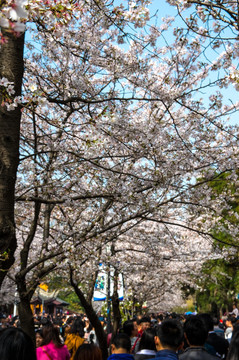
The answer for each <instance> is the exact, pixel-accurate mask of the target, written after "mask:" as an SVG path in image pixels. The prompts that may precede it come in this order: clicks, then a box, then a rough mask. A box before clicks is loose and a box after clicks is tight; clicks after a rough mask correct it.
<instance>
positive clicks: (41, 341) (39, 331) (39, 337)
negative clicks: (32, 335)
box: [36, 329, 43, 348]
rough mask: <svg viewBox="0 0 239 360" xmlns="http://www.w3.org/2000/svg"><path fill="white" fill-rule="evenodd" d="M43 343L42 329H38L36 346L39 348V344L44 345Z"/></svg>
mask: <svg viewBox="0 0 239 360" xmlns="http://www.w3.org/2000/svg"><path fill="white" fill-rule="evenodd" d="M42 343H43V334H42V329H38V330H37V331H36V347H37V348H38V347H39V346H42Z"/></svg>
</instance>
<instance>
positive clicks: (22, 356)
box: [0, 327, 36, 360]
mask: <svg viewBox="0 0 239 360" xmlns="http://www.w3.org/2000/svg"><path fill="white" fill-rule="evenodd" d="M0 354H1V355H0V358H1V360H36V351H35V347H34V344H33V341H32V339H31V338H30V336H28V335H27V334H26V333H24V331H22V330H21V329H19V328H14V327H11V328H7V329H4V330H1V331H0Z"/></svg>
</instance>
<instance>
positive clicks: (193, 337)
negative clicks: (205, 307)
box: [184, 315, 208, 346]
mask: <svg viewBox="0 0 239 360" xmlns="http://www.w3.org/2000/svg"><path fill="white" fill-rule="evenodd" d="M184 335H185V338H186V340H187V342H188V345H189V346H203V345H204V343H205V341H206V339H207V336H208V331H207V329H206V327H205V325H204V323H203V321H202V320H201V319H200V317H199V316H198V315H195V316H189V317H188V318H187V320H186V321H185V323H184Z"/></svg>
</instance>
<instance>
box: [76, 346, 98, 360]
mask: <svg viewBox="0 0 239 360" xmlns="http://www.w3.org/2000/svg"><path fill="white" fill-rule="evenodd" d="M73 360H102V353H101V350H100V348H99V347H98V346H96V345H95V344H83V345H81V346H80V347H79V348H78V349H77V351H76V353H75V356H74V359H73Z"/></svg>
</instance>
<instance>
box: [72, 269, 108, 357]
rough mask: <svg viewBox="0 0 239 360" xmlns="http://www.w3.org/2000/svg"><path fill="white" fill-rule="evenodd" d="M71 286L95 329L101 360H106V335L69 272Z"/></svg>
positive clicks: (90, 305) (91, 307)
mask: <svg viewBox="0 0 239 360" xmlns="http://www.w3.org/2000/svg"><path fill="white" fill-rule="evenodd" d="M71 285H72V286H73V288H74V290H75V293H76V295H77V296H78V298H79V300H80V302H81V305H82V306H83V308H84V309H85V312H86V315H87V317H88V319H89V320H90V322H91V325H92V326H93V327H94V329H95V333H96V336H97V339H98V342H99V346H100V349H101V351H102V356H103V360H106V359H107V357H108V351H107V337H106V333H105V332H104V329H103V327H102V325H101V322H100V320H99V319H98V316H97V314H96V312H95V310H94V309H93V306H92V304H91V302H89V301H87V299H86V297H85V295H84V294H83V292H82V291H81V290H80V288H79V287H78V285H77V284H76V283H75V282H74V280H73V271H72V270H71Z"/></svg>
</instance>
